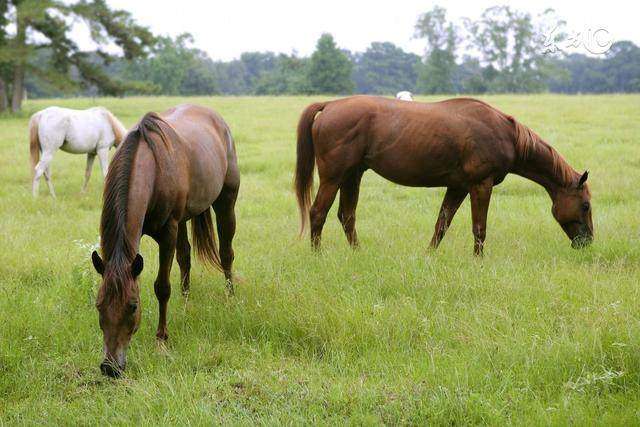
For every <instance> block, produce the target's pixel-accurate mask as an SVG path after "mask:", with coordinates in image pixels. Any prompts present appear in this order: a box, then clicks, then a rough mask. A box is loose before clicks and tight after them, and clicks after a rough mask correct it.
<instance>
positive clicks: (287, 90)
mask: <svg viewBox="0 0 640 427" xmlns="http://www.w3.org/2000/svg"><path fill="white" fill-rule="evenodd" d="M307 67H308V60H307V59H305V58H299V57H297V56H296V55H295V54H293V55H291V56H289V55H285V54H280V55H278V58H277V65H276V67H275V68H274V69H273V70H271V71H269V72H266V73H263V74H262V76H261V77H260V79H259V80H258V82H257V84H256V85H255V89H254V93H255V94H256V95H284V94H288V95H293V94H299V93H308V92H309V87H308V82H307V78H306V77H307Z"/></svg>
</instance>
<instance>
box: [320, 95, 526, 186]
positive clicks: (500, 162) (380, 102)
mask: <svg viewBox="0 0 640 427" xmlns="http://www.w3.org/2000/svg"><path fill="white" fill-rule="evenodd" d="M314 147H315V151H316V155H317V156H319V157H321V158H320V159H319V161H318V165H319V172H320V173H322V170H321V169H322V167H323V166H322V165H323V164H330V165H333V164H337V165H338V166H337V167H336V168H335V169H336V171H335V172H333V171H329V172H328V175H332V174H338V169H341V170H346V169H349V168H353V167H363V166H364V167H366V168H370V169H373V170H374V171H376V172H377V173H378V174H380V175H382V176H383V177H385V178H387V179H389V180H391V181H393V182H396V183H399V184H402V185H409V186H456V185H466V184H467V183H468V182H471V181H474V180H476V179H480V178H481V177H483V176H486V175H487V174H495V175H496V176H497V177H500V176H501V175H502V176H503V175H504V174H506V171H507V170H508V169H509V168H510V167H511V166H512V163H513V158H514V146H513V125H512V124H511V123H510V122H509V119H508V116H506V115H504V114H502V113H500V112H499V111H498V110H496V109H494V108H492V107H490V106H489V105H487V104H485V103H483V102H481V101H477V100H473V99H454V100H448V101H442V102H435V103H420V102H403V101H399V100H395V99H387V98H382V97H372V96H356V97H349V98H344V99H341V100H337V101H333V102H330V103H329V104H328V105H327V106H326V107H325V108H324V110H323V111H322V113H321V114H320V115H319V116H318V118H317V120H316V122H315V123H314ZM323 156H324V157H326V158H322V157H323ZM328 168H331V166H329V167H328Z"/></svg>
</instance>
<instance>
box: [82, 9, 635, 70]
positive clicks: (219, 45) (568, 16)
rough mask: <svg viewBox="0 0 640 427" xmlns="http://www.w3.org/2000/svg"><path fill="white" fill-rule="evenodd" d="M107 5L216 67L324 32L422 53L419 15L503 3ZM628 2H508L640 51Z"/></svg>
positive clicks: (288, 47) (470, 12) (474, 12)
mask: <svg viewBox="0 0 640 427" xmlns="http://www.w3.org/2000/svg"><path fill="white" fill-rule="evenodd" d="M107 1H108V3H109V4H110V5H111V6H112V7H115V8H119V9H125V10H128V11H129V12H131V13H132V14H133V17H134V18H135V19H136V20H137V21H138V22H139V23H141V24H144V25H147V26H149V27H150V28H151V29H152V31H153V32H154V33H157V34H163V35H167V34H168V35H172V36H175V35H177V34H180V33H183V32H189V33H191V34H193V36H194V39H195V46H196V47H198V48H200V49H202V50H204V51H206V52H208V53H209V55H210V56H211V57H212V58H214V59H221V60H229V59H233V58H237V57H239V56H240V54H241V53H242V52H245V51H267V50H270V51H274V52H284V53H291V52H292V51H294V50H295V51H297V52H298V53H299V54H300V55H308V54H310V53H311V52H313V49H314V47H315V43H316V41H317V39H318V37H319V36H320V35H321V34H322V33H323V32H329V33H331V34H333V35H334V37H335V39H336V41H337V43H338V45H339V46H340V47H341V48H346V49H349V50H351V51H363V50H365V49H366V47H367V46H368V45H369V44H370V43H371V42H373V41H391V42H393V43H395V44H397V45H398V46H401V47H402V48H403V49H405V50H408V51H412V52H415V53H418V54H420V53H422V49H423V43H422V42H421V41H419V40H414V39H412V36H413V26H414V24H415V22H416V19H417V17H418V15H419V14H421V13H423V12H425V11H427V10H430V9H431V8H432V7H433V6H434V5H435V4H441V5H443V6H445V7H446V8H447V11H448V17H449V18H450V19H452V20H454V21H455V20H458V19H459V18H462V17H469V18H475V17H478V16H479V15H480V13H481V12H482V11H483V10H484V9H485V8H487V7H490V6H493V5H495V4H504V3H500V2H499V1H497V0H474V1H472V0H467V1H448V2H444V1H442V2H439V3H438V2H429V1H418V0H397V1H376V0H369V1H362V0H282V1H279V0H272V1H247V0H222V1H204V0H171V1H167V0H107ZM633 3H634V2H633V1H630V0H627V1H617V0H608V1H606V2H604V1H600V2H584V1H577V0H571V1H555V2H551V1H549V2H548V3H539V2H534V1H522V0H514V1H510V2H508V4H509V5H510V6H512V7H513V8H516V9H519V10H526V11H528V12H531V13H533V14H537V13H540V12H542V11H543V10H544V9H546V8H547V7H553V8H554V9H555V10H556V12H557V13H558V15H559V16H560V17H562V18H564V19H565V20H566V21H567V23H568V26H569V28H570V29H572V30H573V31H583V32H584V31H587V30H588V29H589V28H592V29H598V28H604V29H606V30H607V31H608V32H609V36H610V37H611V38H612V39H613V40H614V41H615V40H624V39H627V40H632V41H634V42H635V43H636V44H640V24H639V23H638V19H640V16H639V13H638V12H639V11H640V8H639V7H638V6H635V7H634V6H632V4H633ZM78 34H80V32H79V33H78ZM79 37H80V38H83V37H82V36H81V35H79Z"/></svg>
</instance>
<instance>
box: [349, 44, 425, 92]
mask: <svg viewBox="0 0 640 427" xmlns="http://www.w3.org/2000/svg"><path fill="white" fill-rule="evenodd" d="M419 65H420V57H419V56H418V55H415V54H413V53H407V52H405V51H403V50H402V49H400V48H399V47H397V46H396V45H394V44H393V43H389V42H382V43H379V42H374V43H371V46H370V47H368V48H367V50H365V51H364V52H362V53H356V54H355V55H354V70H353V80H354V82H355V85H356V90H357V92H359V93H376V94H389V93H397V92H399V91H401V90H408V91H411V92H416V82H417V78H418V67H419Z"/></svg>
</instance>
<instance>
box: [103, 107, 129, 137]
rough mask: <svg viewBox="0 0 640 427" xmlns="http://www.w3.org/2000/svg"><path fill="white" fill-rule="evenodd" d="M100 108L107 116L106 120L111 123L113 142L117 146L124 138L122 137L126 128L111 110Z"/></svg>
mask: <svg viewBox="0 0 640 427" xmlns="http://www.w3.org/2000/svg"><path fill="white" fill-rule="evenodd" d="M101 110H102V111H103V113H104V115H105V117H106V118H107V121H108V122H109V124H110V125H111V129H112V130H113V135H114V136H115V143H114V144H115V146H116V147H117V146H118V145H120V143H121V142H122V141H123V140H124V137H125V135H126V133H127V129H126V128H125V127H124V125H123V124H122V122H121V121H120V120H118V118H117V117H116V116H114V115H113V113H112V112H111V111H109V110H107V109H106V108H101Z"/></svg>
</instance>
